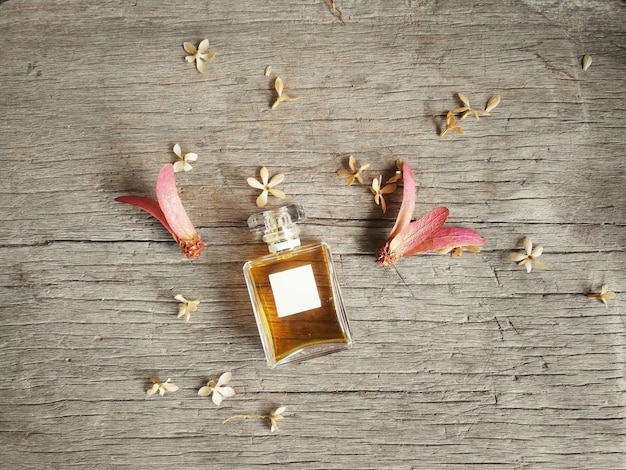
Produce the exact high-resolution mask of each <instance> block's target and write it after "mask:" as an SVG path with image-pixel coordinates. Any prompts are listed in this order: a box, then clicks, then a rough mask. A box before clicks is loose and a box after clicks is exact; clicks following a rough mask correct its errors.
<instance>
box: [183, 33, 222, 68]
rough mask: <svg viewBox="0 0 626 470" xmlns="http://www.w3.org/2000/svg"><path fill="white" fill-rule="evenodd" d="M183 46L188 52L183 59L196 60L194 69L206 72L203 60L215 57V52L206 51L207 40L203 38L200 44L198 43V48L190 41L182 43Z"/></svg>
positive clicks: (207, 47)
mask: <svg viewBox="0 0 626 470" xmlns="http://www.w3.org/2000/svg"><path fill="white" fill-rule="evenodd" d="M183 48H184V49H185V51H186V52H187V53H188V54H190V55H188V56H187V57H185V60H186V61H187V62H189V63H191V62H194V61H195V62H196V69H198V72H200V73H204V72H206V64H205V63H204V61H209V60H211V59H213V58H214V57H215V52H211V53H207V51H208V50H209V40H208V39H203V40H202V41H201V42H200V44H198V48H197V49H196V46H194V45H193V44H192V43H190V42H185V43H183Z"/></svg>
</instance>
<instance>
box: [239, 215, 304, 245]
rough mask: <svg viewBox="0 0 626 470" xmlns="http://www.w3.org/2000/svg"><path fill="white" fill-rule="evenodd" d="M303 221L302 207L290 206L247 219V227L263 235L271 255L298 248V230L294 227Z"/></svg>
mask: <svg viewBox="0 0 626 470" xmlns="http://www.w3.org/2000/svg"><path fill="white" fill-rule="evenodd" d="M304 219H305V215H304V209H303V208H302V206H300V205H297V204H292V205H289V206H283V207H280V208H279V209H276V210H270V211H264V212H259V213H257V214H253V215H251V216H250V217H249V218H248V227H250V229H251V231H252V232H253V233H256V234H262V235H263V241H264V242H265V243H267V245H268V248H269V250H270V251H271V252H272V253H275V252H277V251H283V250H288V249H291V248H295V247H297V246H300V228H299V227H298V226H297V225H296V224H297V223H298V222H302V221H303V220H304Z"/></svg>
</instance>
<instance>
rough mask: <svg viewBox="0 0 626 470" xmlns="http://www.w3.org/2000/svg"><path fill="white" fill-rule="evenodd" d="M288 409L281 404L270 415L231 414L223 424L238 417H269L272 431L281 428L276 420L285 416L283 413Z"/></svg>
mask: <svg viewBox="0 0 626 470" xmlns="http://www.w3.org/2000/svg"><path fill="white" fill-rule="evenodd" d="M286 409H287V407H285V406H279V407H278V408H276V409H275V410H274V411H272V412H271V413H270V414H269V415H234V416H231V417H230V418H226V419H225V420H224V421H222V424H226V423H227V422H229V421H230V420H232V419H237V418H243V419H269V420H270V432H275V431H278V430H279V429H278V424H277V423H276V421H278V420H280V419H283V418H284V416H283V413H284V412H285V410H286Z"/></svg>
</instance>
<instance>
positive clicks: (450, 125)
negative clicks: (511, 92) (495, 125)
mask: <svg viewBox="0 0 626 470" xmlns="http://www.w3.org/2000/svg"><path fill="white" fill-rule="evenodd" d="M456 96H457V97H458V98H459V100H460V101H461V103H462V104H463V106H461V107H460V108H456V109H454V110H452V111H448V113H447V114H446V124H445V126H444V128H443V129H442V130H441V132H439V137H443V136H445V135H446V134H447V133H448V132H449V131H454V132H456V133H457V134H463V129H462V128H461V126H460V124H459V123H458V122H457V114H458V115H459V121H462V120H463V119H465V118H466V117H467V116H469V115H473V116H474V117H475V118H476V120H480V116H489V115H490V114H491V111H493V109H495V108H496V107H497V106H498V105H499V104H500V100H501V98H500V95H493V96H492V97H491V98H489V100H488V101H487V104H486V106H485V109H484V110H482V109H474V108H472V107H471V105H470V102H469V99H468V98H467V96H465V95H464V94H463V93H457V94H456Z"/></svg>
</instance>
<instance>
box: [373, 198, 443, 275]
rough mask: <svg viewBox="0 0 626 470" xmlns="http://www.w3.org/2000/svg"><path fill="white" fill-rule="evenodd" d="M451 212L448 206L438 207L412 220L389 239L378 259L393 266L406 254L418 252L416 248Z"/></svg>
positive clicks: (386, 264) (380, 251)
mask: <svg viewBox="0 0 626 470" xmlns="http://www.w3.org/2000/svg"><path fill="white" fill-rule="evenodd" d="M449 213H450V211H449V210H448V208H447V207H437V208H435V209H433V210H432V211H430V212H428V213H426V214H425V215H424V217H422V218H421V219H419V220H416V221H415V222H411V223H410V224H409V225H408V226H406V227H405V228H404V230H402V231H400V232H399V233H398V234H397V235H396V236H394V237H390V238H388V239H387V242H386V243H385V246H383V247H382V248H380V249H379V250H378V252H377V253H376V260H377V261H378V262H379V263H381V264H383V265H384V266H391V265H392V264H394V263H395V262H396V261H398V260H399V259H400V258H402V257H404V256H410V255H412V254H415V253H418V251H415V250H416V249H418V248H419V245H420V244H422V243H424V242H425V241H426V240H428V239H429V238H431V237H432V236H433V234H434V233H435V232H436V231H437V230H438V229H439V228H440V227H441V226H442V225H443V224H444V223H445V222H446V219H447V218H448V214H449Z"/></svg>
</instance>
